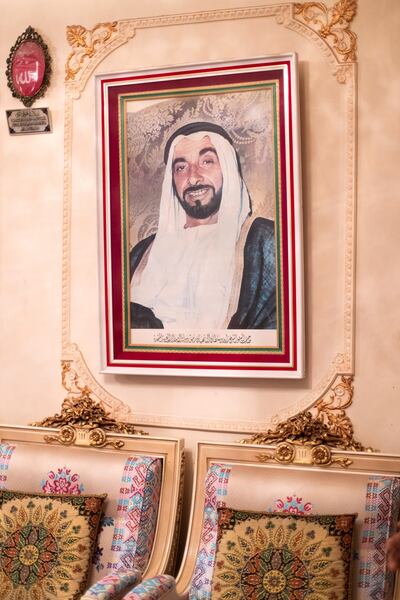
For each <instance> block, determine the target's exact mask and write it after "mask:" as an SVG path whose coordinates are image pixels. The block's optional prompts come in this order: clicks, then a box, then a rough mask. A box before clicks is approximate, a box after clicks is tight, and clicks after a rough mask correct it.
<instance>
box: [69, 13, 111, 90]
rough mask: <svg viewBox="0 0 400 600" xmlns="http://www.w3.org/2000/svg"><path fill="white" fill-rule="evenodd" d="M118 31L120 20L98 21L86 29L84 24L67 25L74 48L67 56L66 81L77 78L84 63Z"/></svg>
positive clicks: (70, 41) (70, 42)
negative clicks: (91, 27) (110, 21)
mask: <svg viewBox="0 0 400 600" xmlns="http://www.w3.org/2000/svg"><path fill="white" fill-rule="evenodd" d="M117 32H118V22H117V21H113V22H112V23H98V24H97V25H96V26H95V27H93V29H85V27H82V25H70V26H68V27H67V40H68V43H69V45H70V46H72V48H73V50H72V52H71V53H70V54H69V56H68V58H67V64H66V66H65V81H71V80H74V79H75V78H76V76H77V75H78V73H79V72H80V71H81V69H82V68H83V66H84V64H85V63H86V62H87V61H88V60H91V59H92V58H94V56H95V54H96V52H98V51H99V50H100V49H101V47H102V46H104V45H106V44H107V42H109V40H110V39H111V38H112V37H113V36H114V35H115V34H116V33H117Z"/></svg>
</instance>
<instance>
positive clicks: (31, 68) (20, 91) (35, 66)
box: [6, 27, 51, 106]
mask: <svg viewBox="0 0 400 600" xmlns="http://www.w3.org/2000/svg"><path fill="white" fill-rule="evenodd" d="M50 63H51V58H50V55H49V53H48V48H47V45H46V44H45V43H44V42H43V39H42V38H41V36H40V35H39V34H38V33H37V32H36V31H35V30H34V29H33V28H32V27H27V29H26V30H25V31H24V33H23V34H22V35H20V36H19V37H18V39H17V41H16V42H15V44H14V46H13V47H12V48H11V50H10V54H9V56H8V58H7V70H6V76H7V84H8V87H9V88H10V90H11V92H12V95H13V96H14V97H15V98H18V99H19V100H21V102H22V103H23V104H24V105H25V106H32V104H33V103H34V102H35V100H37V99H38V98H41V97H42V96H43V95H44V93H45V91H46V89H47V87H48V85H49V82H50V74H51V66H50Z"/></svg>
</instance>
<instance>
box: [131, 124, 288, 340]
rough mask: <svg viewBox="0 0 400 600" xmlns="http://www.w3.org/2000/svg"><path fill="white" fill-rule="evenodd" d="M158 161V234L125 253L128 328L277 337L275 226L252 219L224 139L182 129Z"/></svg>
mask: <svg viewBox="0 0 400 600" xmlns="http://www.w3.org/2000/svg"><path fill="white" fill-rule="evenodd" d="M164 162H165V165H166V166H165V175H164V180H163V184H162V191H161V199H160V208H159V220H158V227H157V232H156V233H155V234H152V235H150V236H147V237H145V238H144V239H142V240H140V241H139V242H138V243H137V244H136V245H135V246H134V247H133V249H132V250H131V252H130V277H131V284H130V318H131V329H174V330H188V329H196V330H215V329H239V330H240V329H272V330H273V329H276V262H275V260H276V258H275V254H276V250H275V248H276V243H275V228H274V221H272V220H271V219H266V218H264V217H262V216H257V217H253V215H252V206H251V199H250V194H249V192H248V189H247V186H246V183H245V181H244V179H243V176H242V170H241V164H240V159H239V156H238V154H237V152H236V149H235V147H234V145H233V141H232V139H231V137H230V136H229V134H228V133H227V132H226V131H225V130H224V129H223V128H222V127H221V126H219V125H217V124H214V123H209V122H195V123H190V124H188V125H184V126H183V127H180V128H179V129H177V130H176V131H175V132H174V133H173V134H172V135H171V136H170V138H169V139H168V141H167V143H166V146H165V151H164ZM244 233H245V239H244V240H241V237H243V234H244ZM240 248H243V250H242V253H241V255H240V256H239V260H238V256H237V254H238V250H239V249H240Z"/></svg>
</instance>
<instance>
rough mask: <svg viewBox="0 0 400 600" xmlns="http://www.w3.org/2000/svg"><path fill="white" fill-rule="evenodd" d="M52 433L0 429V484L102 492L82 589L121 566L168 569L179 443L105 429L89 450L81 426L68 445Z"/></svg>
mask: <svg viewBox="0 0 400 600" xmlns="http://www.w3.org/2000/svg"><path fill="white" fill-rule="evenodd" d="M57 437H59V430H57V429H49V428H42V427H9V426H0V489H6V490H14V491H21V492H30V493H32V492H34V493H38V492H39V493H51V494H77V495H79V494H104V493H105V494H107V499H106V502H105V506H104V514H103V518H102V522H101V527H100V533H99V536H98V539H97V548H96V551H95V553H94V556H93V566H92V569H91V575H90V578H89V581H88V584H87V585H88V586H89V585H92V584H93V583H95V582H96V581H97V580H99V579H100V578H102V577H103V576H104V575H106V574H107V573H109V572H112V571H114V570H116V569H120V568H128V569H130V568H135V569H139V570H140V571H141V572H142V573H143V576H145V577H151V576H153V575H155V574H157V573H160V572H169V571H171V570H172V569H173V562H174V558H175V552H176V543H177V540H176V539H175V538H176V535H175V534H176V532H177V524H178V520H179V516H180V515H179V506H180V494H181V490H180V487H181V469H182V455H183V454H182V453H183V451H182V442H181V441H180V440H178V439H171V438H159V437H150V436H144V435H143V436H142V435H123V434H114V433H110V434H107V444H108V445H107V446H105V447H90V446H88V445H87V444H88V443H89V442H88V436H87V435H86V433H85V432H84V431H83V432H81V435H78V436H77V438H78V439H77V440H76V441H75V443H74V444H71V445H64V444H61V443H58V442H57V441H56V438H57ZM119 446H121V447H119Z"/></svg>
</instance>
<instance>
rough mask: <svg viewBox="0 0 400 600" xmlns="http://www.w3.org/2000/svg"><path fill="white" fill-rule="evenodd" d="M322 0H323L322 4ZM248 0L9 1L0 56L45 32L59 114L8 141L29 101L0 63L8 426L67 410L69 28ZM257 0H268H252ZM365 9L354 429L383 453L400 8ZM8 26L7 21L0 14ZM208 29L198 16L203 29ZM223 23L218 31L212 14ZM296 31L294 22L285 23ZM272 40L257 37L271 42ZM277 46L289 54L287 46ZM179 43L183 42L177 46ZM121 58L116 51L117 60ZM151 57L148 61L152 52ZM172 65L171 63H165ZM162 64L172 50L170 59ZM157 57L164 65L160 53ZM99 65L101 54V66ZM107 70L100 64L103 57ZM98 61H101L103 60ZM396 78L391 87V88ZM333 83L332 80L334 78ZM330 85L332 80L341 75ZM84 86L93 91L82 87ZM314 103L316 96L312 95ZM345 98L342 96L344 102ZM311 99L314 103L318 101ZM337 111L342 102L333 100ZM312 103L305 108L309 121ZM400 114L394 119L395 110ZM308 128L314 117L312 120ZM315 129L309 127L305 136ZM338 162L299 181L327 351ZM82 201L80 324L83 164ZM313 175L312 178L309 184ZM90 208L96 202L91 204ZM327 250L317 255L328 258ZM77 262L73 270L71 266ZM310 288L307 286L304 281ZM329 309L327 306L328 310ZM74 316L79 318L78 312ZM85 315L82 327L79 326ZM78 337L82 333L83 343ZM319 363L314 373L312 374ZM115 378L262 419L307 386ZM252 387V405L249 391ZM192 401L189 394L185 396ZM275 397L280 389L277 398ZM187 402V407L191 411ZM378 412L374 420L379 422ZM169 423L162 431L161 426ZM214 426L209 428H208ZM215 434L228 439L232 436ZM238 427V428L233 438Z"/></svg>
mask: <svg viewBox="0 0 400 600" xmlns="http://www.w3.org/2000/svg"><path fill="white" fill-rule="evenodd" d="M327 3H328V2H327ZM242 4H243V2H234V1H232V0H229V1H227V0H225V1H224V2H223V1H221V0H219V1H218V2H214V1H213V2H211V1H208V0H207V1H206V0H205V1H204V2H202V3H201V6H200V3H198V2H185V3H184V4H183V3H181V2H175V1H172V0H171V1H168V2H166V1H164V2H162V1H160V0H158V1H155V0H154V1H148V2H147V3H146V4H145V5H144V6H139V4H138V3H136V4H133V3H132V2H127V1H125V0H124V1H120V2H113V3H110V2H106V1H105V0H100V1H96V2H85V3H79V2H77V1H75V0H74V1H69V2H61V3H58V4H54V3H51V2H49V1H48V0H42V1H41V2H35V3H33V2H30V1H28V0H26V1H25V2H24V1H22V0H19V1H16V2H14V3H13V5H11V4H10V5H7V6H5V7H4V8H3V12H2V22H3V25H2V28H3V31H2V36H0V50H1V57H2V59H1V60H2V61H3V64H5V58H6V56H7V55H8V52H9V49H10V46H11V45H12V44H13V43H14V41H15V39H16V37H17V36H18V35H19V34H20V33H22V31H23V30H24V29H25V28H26V26H27V25H28V24H31V25H32V26H34V27H35V28H37V30H38V31H39V32H40V33H41V34H42V35H43V37H44V38H45V40H46V42H47V43H48V45H49V48H50V52H51V54H52V58H53V61H54V63H53V64H54V72H55V74H54V76H53V79H52V85H51V87H50V90H49V92H48V93H47V95H46V96H45V98H44V99H43V100H42V101H41V102H39V103H38V106H49V107H50V110H51V112H52V118H53V126H54V132H53V133H52V134H50V135H47V136H31V137H27V136H26V137H23V138H14V139H12V138H9V136H8V133H7V131H6V127H5V120H4V110H5V109H6V108H7V109H8V108H19V107H21V106H22V105H21V104H20V103H18V102H17V101H16V100H15V99H13V98H12V97H11V95H10V93H9V91H8V89H7V88H6V82H5V76H4V69H2V70H1V73H0V83H1V89H2V90H3V91H2V93H1V96H0V114H2V115H3V126H2V127H1V128H0V157H1V179H0V196H1V203H0V233H1V235H0V290H1V295H0V320H1V321H0V323H1V345H0V358H1V364H2V378H1V387H0V390H1V397H2V401H1V405H0V420H2V421H6V422H10V423H12V422H13V423H26V422H27V421H31V420H34V419H38V418H40V417H42V416H45V415H47V414H52V413H54V412H56V411H58V410H59V406H60V403H61V400H62V398H63V396H64V391H63V389H62V388H61V384H60V366H59V360H60V345H61V342H60V339H61V338H60V334H61V213H62V189H63V188H62V186H63V115H64V86H63V68H64V63H65V59H66V56H67V54H68V52H69V48H68V46H67V43H66V41H65V27H66V25H68V24H72V23H77V24H78V23H79V24H83V25H85V26H87V27H92V26H93V25H94V24H95V23H96V22H98V21H107V20H112V19H115V18H118V19H120V18H131V17H133V16H135V15H138V16H145V15H156V14H169V13H174V12H182V11H183V10H184V11H185V12H187V11H190V10H204V9H208V8H209V9H214V8H218V7H222V8H223V7H227V6H229V7H234V6H241V5H242ZM252 4H254V5H255V4H263V3H262V2H257V1H253V2H252ZM359 5H360V6H359V10H358V15H357V17H356V19H355V21H354V23H353V27H352V28H353V29H354V30H355V31H356V32H357V33H358V34H359V36H360V40H359V45H360V50H359V64H360V67H359V72H360V82H359V107H360V114H359V117H360V130H359V143H360V154H359V180H358V185H359V206H358V229H357V237H358V263H357V266H358V269H357V280H356V283H357V313H356V315H357V320H356V378H355V397H354V405H353V407H352V409H351V411H350V413H351V417H352V419H353V421H354V423H355V428H356V434H357V437H359V438H360V439H361V440H362V441H363V442H364V443H366V444H371V445H373V446H375V447H378V448H380V449H382V450H386V451H389V452H390V451H396V450H398V437H399V429H400V428H399V426H398V420H399V417H400V410H399V408H398V393H399V379H398V378H399V363H400V361H399V344H400V335H399V330H398V323H399V316H400V315H399V302H398V298H399V292H400V282H399V277H398V268H397V264H396V262H398V257H399V244H398V222H399V216H400V214H399V202H398V193H396V190H398V189H399V180H398V173H399V169H398V149H399V148H398V140H399V133H400V131H399V119H398V98H399V92H400V90H399V87H400V78H399V69H398V65H399V64H400V63H399V58H400V56H399V54H398V44H397V42H396V41H395V40H396V36H397V32H398V31H399V16H400V6H399V4H398V2H397V0H383V1H382V0H381V2H380V3H379V4H378V3H376V2H375V1H373V0H359ZM5 23H7V26H6V28H5V26H4V24H5ZM198 27H199V28H200V29H201V28H202V27H203V26H198ZM215 30H216V32H218V31H219V30H220V27H219V25H216V24H215ZM281 31H282V30H281V29H278V28H277V32H276V36H274V37H272V38H271V44H273V45H274V46H275V47H277V46H278V45H279V32H281ZM173 33H174V28H171V29H170V31H169V33H168V36H170V37H168V40H169V42H171V43H172V41H174V36H173ZM258 33H259V36H258V37H257V36H256V35H254V40H253V39H252V40H250V42H249V41H247V43H251V44H253V46H252V48H253V49H254V52H255V53H256V51H257V48H259V47H260V37H261V36H262V35H263V32H262V30H260V31H259V32H258ZM285 35H287V36H290V35H293V36H294V34H290V32H285ZM138 36H149V43H148V44H147V46H148V47H147V50H146V54H144V55H143V56H142V58H141V63H142V64H143V65H146V64H148V65H151V64H152V60H153V59H154V48H153V47H152V43H151V32H149V31H147V32H143V31H140V32H139V33H138ZM135 41H137V40H132V44H131V47H132V53H133V57H134V60H135ZM224 43H225V45H226V53H227V54H226V56H232V57H234V56H239V55H240V52H241V50H240V45H239V44H238V43H237V38H236V37H235V36H232V35H230V33H229V32H228V33H224ZM268 44H269V40H265V42H263V45H264V47H265V49H266V51H267V49H268ZM156 48H157V51H158V53H159V55H160V56H163V57H168V55H169V52H168V42H167V38H166V39H163V40H158V41H157V46H156ZM200 48H201V46H200V45H199V41H198V40H196V37H195V35H194V36H193V38H192V39H191V40H186V41H185V45H184V46H183V48H182V47H180V48H179V51H180V52H182V53H183V54H184V58H182V60H181V61H180V62H186V57H187V56H188V55H189V57H190V60H207V59H212V58H215V56H214V54H213V52H214V50H213V48H212V47H210V48H209V51H208V55H207V56H204V53H203V52H200ZM282 50H285V51H287V50H288V48H287V46H286V45H285V47H284V48H282ZM175 51H176V52H178V49H177V50H175ZM113 60H114V59H113ZM146 61H147V63H146ZM163 62H164V61H163ZM165 62H166V61H165ZM159 64H162V63H161V62H160V63H159ZM102 66H103V65H102ZM108 66H109V67H110V68H111V67H113V68H114V66H115V65H113V64H112V61H111V59H110V62H109V63H107V64H106V63H104V67H108ZM100 70H102V69H100ZM302 76H303V82H302V88H303V94H307V88H308V89H309V88H310V87H311V86H314V85H316V84H318V78H317V79H315V75H314V74H313V72H312V71H310V70H307V68H305V69H304V70H303V72H302ZM388 82H390V85H388ZM332 83H334V80H333V78H332ZM335 85H337V84H336V83H335ZM320 92H321V93H320V96H319V98H318V101H317V102H316V103H315V105H313V106H312V107H310V111H309V112H307V111H304V110H303V111H302V112H303V114H302V117H303V134H305V139H306V141H304V142H303V145H304V146H305V153H306V154H307V153H309V152H310V147H312V148H317V149H318V153H325V154H326V155H327V156H328V157H329V154H330V153H332V156H333V155H334V154H335V150H336V147H335V141H334V140H333V139H326V138H321V139H318V135H317V128H316V127H315V124H313V123H312V122H311V116H312V118H318V120H320V121H321V122H324V120H326V119H334V118H335V116H334V115H333V114H332V113H331V112H327V111H326V109H325V107H326V103H325V101H324V94H326V95H327V96H328V97H329V95H330V91H329V90H327V89H325V88H321V89H320ZM85 93H86V92H85ZM311 100H313V99H311ZM338 102H339V103H340V102H341V100H340V99H339V100H338ZM311 108H312V110H311ZM338 110H339V108H338ZM307 114H309V119H308V120H307ZM396 115H397V120H396ZM313 125H314V126H313ZM90 131H91V123H89V122H87V123H86V124H81V130H80V133H81V135H80V138H79V139H78V138H75V143H77V144H80V143H81V142H82V141H83V143H87V142H86V141H85V136H90V135H91V134H90ZM308 133H309V134H310V135H308ZM93 150H94V149H93V147H90V143H89V150H88V153H87V161H88V162H87V163H85V166H86V167H89V168H92V166H93V165H94V160H95V158H94V152H93ZM335 169H337V172H338V173H341V172H342V170H341V168H339V167H338V165H336V164H332V172H331V173H328V174H325V173H318V172H317V169H316V168H314V165H313V163H312V162H311V161H309V163H308V164H306V165H304V178H305V186H306V189H307V191H308V189H310V193H311V195H312V197H313V200H314V202H313V208H312V211H311V210H310V207H309V206H306V208H305V214H306V216H307V217H309V218H307V220H306V223H305V230H306V233H307V237H308V239H309V242H310V243H309V247H308V250H307V256H306V260H307V279H306V283H307V282H309V281H310V278H311V277H315V276H316V275H318V279H319V278H320V279H319V281H320V286H317V288H316V290H315V291H313V292H312V295H311V299H310V302H311V303H312V305H311V304H310V305H309V309H308V319H310V318H312V317H313V316H314V314H315V313H314V305H315V310H320V311H321V312H320V317H321V319H323V320H324V327H322V328H318V330H317V331H313V330H312V327H311V326H310V325H309V326H307V330H308V333H309V335H310V336H311V341H310V342H309V343H311V344H315V345H316V347H318V349H319V353H318V354H319V358H318V360H321V362H324V361H326V360H327V359H328V358H330V356H329V346H330V340H331V336H332V335H333V336H336V335H340V332H339V333H337V332H336V331H335V330H336V328H337V324H336V323H335V320H334V319H333V320H329V322H328V321H325V319H324V310H325V309H327V311H328V314H329V305H328V303H329V300H330V298H331V297H332V301H333V302H335V298H338V297H341V294H342V290H341V289H340V286H339V287H337V283H335V285H334V286H333V289H332V287H331V286H330V282H331V281H334V282H336V280H337V278H336V277H335V268H336V264H337V258H338V257H337V256H335V255H332V253H331V251H330V250H331V246H330V245H329V243H328V240H327V243H326V246H325V247H323V251H322V254H321V253H319V254H318V255H316V254H315V253H313V248H314V246H313V243H312V242H313V241H314V240H315V243H316V244H318V245H319V247H321V246H323V240H324V239H325V238H324V230H325V228H326V227H327V226H328V225H329V223H330V222H331V220H332V219H333V218H335V212H334V211H333V212H332V211H330V206H332V205H335V204H336V203H337V202H338V198H337V195H336V188H335ZM79 174H80V175H81V183H82V186H84V187H82V188H81V189H82V190H83V192H84V193H83V196H84V200H83V202H82V211H80V212H79V214H77V215H76V218H83V219H84V221H83V224H84V225H85V226H86V227H87V237H88V239H90V242H88V245H87V246H85V248H86V251H85V252H84V253H80V252H77V254H76V255H75V256H73V260H74V264H75V265H76V264H80V266H79V268H78V270H77V271H76V272H75V271H74V276H75V277H76V278H81V279H86V280H87V281H88V282H89V283H90V285H89V290H88V294H87V295H85V296H84V298H82V297H80V295H79V294H78V293H76V292H75V291H74V294H75V296H74V297H73V302H74V315H75V319H77V320H76V321H75V323H76V329H77V330H78V331H82V329H80V325H81V324H84V323H85V322H86V318H87V315H85V313H84V312H83V311H82V313H81V314H80V316H77V315H79V305H80V304H81V305H84V306H86V303H87V296H89V297H91V298H95V294H94V290H95V288H96V286H97V273H96V274H94V273H93V269H92V262H93V257H94V253H95V252H96V250H97V241H95V240H94V237H93V234H94V233H95V227H94V221H93V219H92V218H91V216H90V214H89V213H90V211H91V209H92V208H93V207H94V206H95V197H94V190H93V185H92V181H91V180H87V179H86V176H85V169H84V165H82V167H81V170H80V171H79ZM322 184H324V185H326V193H325V194H324V195H323V197H317V196H318V190H319V189H320V186H321V185H322ZM307 186H309V188H308V187H307ZM87 209H89V212H86V213H85V211H87ZM321 257H322V262H320V261H321ZM75 268H76V267H74V269H75ZM306 291H308V293H310V290H309V289H308V290H307V286H306ZM323 307H325V309H324V308H323ZM96 313H97V309H96V308H95V309H94V310H93V311H92V313H91V314H90V315H89V317H88V318H89V319H90V331H96V330H97V329H96V328H98V317H97V314H96ZM79 319H80V321H79ZM78 325H79V326H78ZM79 341H80V340H79ZM88 356H89V358H88V360H89V361H90V363H91V365H93V369H95V364H96V361H97V356H96V355H95V351H94V350H93V349H91V350H90V352H89V355H88ZM314 371H315V370H314V366H313V368H312V370H311V374H310V377H313V376H315V372H314ZM112 379H113V385H115V386H116V387H117V388H118V391H119V392H120V393H121V396H123V397H124V398H125V397H126V398H127V401H129V404H130V406H131V407H132V410H133V413H135V412H136V411H137V410H139V408H142V407H146V410H147V411H148V412H153V411H154V413H162V414H164V413H165V414H171V413H173V412H175V411H184V410H185V411H187V413H188V414H190V415H192V416H204V417H205V418H207V416H208V415H209V414H210V412H212V411H213V408H214V407H215V406H216V405H218V407H219V410H220V411H221V413H223V414H225V413H227V412H229V413H231V414H232V412H233V413H234V414H235V415H237V418H240V417H241V415H243V414H245V415H246V418H249V419H256V420H260V421H261V422H263V421H264V420H265V417H266V415H267V414H269V412H270V404H271V402H272V403H273V402H276V398H279V399H281V398H285V396H286V395H287V396H290V394H291V390H292V389H293V388H296V389H297V390H300V389H301V388H303V387H304V389H305V388H306V386H307V380H306V381H305V382H283V383H282V382H279V381H277V382H263V381H252V380H241V381H232V380H224V379H221V380H201V381H198V380H193V379H185V380H182V379H177V378H157V379H156V380H148V379H146V378H139V377H136V378H129V379H127V378H121V377H115V378H112ZM250 398H251V402H249V399H250ZM188 399H190V400H189V401H188ZM279 401H280V400H279ZM186 404H187V405H188V406H187V408H186ZM378 413H379V418H380V427H377V426H376V421H377V414H378ZM162 431H165V430H162ZM214 435H219V434H211V433H207V439H209V438H211V437H213V436H214ZM185 436H186V437H187V439H188V442H189V444H190V445H192V443H193V442H194V440H195V439H196V438H199V437H200V438H204V433H201V432H200V433H197V432H192V433H191V432H186V433H185ZM221 437H231V436H230V435H228V434H224V435H223V436H221ZM233 437H235V436H233Z"/></svg>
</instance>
